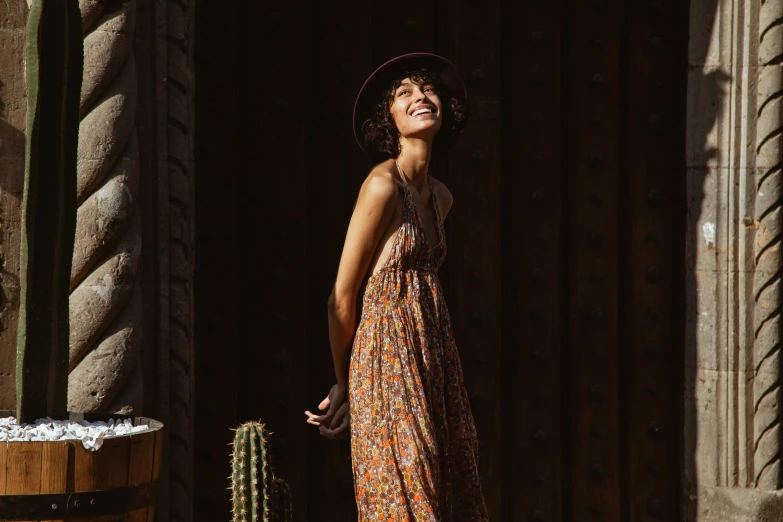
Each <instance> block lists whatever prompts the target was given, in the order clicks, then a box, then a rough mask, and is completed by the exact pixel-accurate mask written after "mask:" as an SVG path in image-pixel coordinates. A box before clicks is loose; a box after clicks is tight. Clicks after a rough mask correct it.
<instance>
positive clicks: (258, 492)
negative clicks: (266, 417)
mask: <svg viewBox="0 0 783 522" xmlns="http://www.w3.org/2000/svg"><path fill="white" fill-rule="evenodd" d="M267 441H268V432H267V430H266V426H264V425H263V424H261V423H260V422H246V423H244V424H242V425H241V426H240V427H239V428H237V430H236V433H235V435H234V444H233V445H234V452H233V455H232V458H233V461H232V473H231V477H230V478H231V492H232V495H231V503H232V505H233V509H232V513H233V515H234V519H233V520H234V522H259V521H261V522H290V521H291V520H292V518H291V511H292V510H291V490H290V488H289V487H288V484H286V483H285V481H284V480H282V479H279V478H277V477H275V476H274V475H273V473H272V468H271V465H270V455H269V450H268V448H267V444H268V442H267Z"/></svg>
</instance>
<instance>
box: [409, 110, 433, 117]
mask: <svg viewBox="0 0 783 522" xmlns="http://www.w3.org/2000/svg"><path fill="white" fill-rule="evenodd" d="M425 112H430V113H431V112H432V111H431V110H430V109H419V110H417V111H416V112H414V113H413V115H414V116H418V115H419V114H424V113H425Z"/></svg>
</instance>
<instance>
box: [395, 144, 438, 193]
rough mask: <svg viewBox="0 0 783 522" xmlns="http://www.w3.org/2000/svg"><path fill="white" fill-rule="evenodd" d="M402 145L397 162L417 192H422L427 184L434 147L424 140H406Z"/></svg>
mask: <svg viewBox="0 0 783 522" xmlns="http://www.w3.org/2000/svg"><path fill="white" fill-rule="evenodd" d="M401 145H402V152H401V153H400V155H399V156H398V157H397V162H398V163H399V164H400V167H402V170H403V172H404V173H405V177H407V178H408V183H410V184H411V185H413V187H414V188H415V189H416V190H417V192H421V189H423V188H424V186H426V185H427V173H428V171H429V167H430V154H431V152H432V147H431V146H430V144H429V143H427V142H426V141H423V140H405V142H403V143H401Z"/></svg>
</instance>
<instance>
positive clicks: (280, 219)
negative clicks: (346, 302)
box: [239, 1, 328, 522]
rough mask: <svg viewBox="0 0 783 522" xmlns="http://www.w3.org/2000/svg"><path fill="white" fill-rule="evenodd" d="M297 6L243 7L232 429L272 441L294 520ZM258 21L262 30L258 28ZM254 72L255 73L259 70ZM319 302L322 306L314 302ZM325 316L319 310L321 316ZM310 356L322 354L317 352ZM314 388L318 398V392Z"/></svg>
mask: <svg viewBox="0 0 783 522" xmlns="http://www.w3.org/2000/svg"><path fill="white" fill-rule="evenodd" d="M308 11H309V7H308V6H307V5H306V3H305V2H302V1H297V2H286V3H285V5H284V6H283V5H281V6H278V8H276V10H275V11H274V13H272V14H271V16H270V13H269V9H268V6H266V5H265V4H264V3H262V2H255V3H252V2H251V3H248V4H247V10H246V12H245V15H244V20H243V26H244V27H245V32H246V34H247V37H246V43H245V45H244V47H245V48H246V52H245V53H244V54H243V59H244V64H243V67H244V82H243V83H244V85H245V91H246V92H245V94H244V97H243V101H242V107H243V110H242V111H241V113H240V114H241V117H242V119H243V130H242V134H243V136H244V143H245V147H246V150H245V156H244V168H243V169H242V171H241V172H240V173H239V175H240V176H241V177H242V178H243V180H242V186H243V191H242V192H243V193H242V194H241V197H242V203H241V205H240V206H241V207H242V209H243V211H242V218H241V220H240V221H241V222H240V223H239V226H240V227H241V230H242V231H241V233H240V236H241V237H243V238H246V240H245V241H243V248H244V251H245V252H246V254H245V255H244V256H243V257H244V259H245V263H244V266H243V269H242V271H243V276H242V280H243V285H242V290H241V291H242V298H241V302H242V306H243V308H244V315H243V317H247V318H248V320H246V321H244V322H243V323H242V325H241V328H242V329H243V333H242V337H241V338H242V339H243V341H242V349H243V355H242V365H241V367H242V376H243V379H242V383H244V384H243V385H242V387H243V389H242V395H244V396H246V397H248V399H247V400H246V401H245V403H244V404H245V405H244V407H243V411H242V418H241V420H242V421H246V420H257V419H261V421H262V422H264V423H265V424H266V425H267V427H268V428H269V430H270V431H271V432H272V435H271V437H270V449H271V455H272V465H273V469H274V472H275V474H276V475H277V476H279V477H281V478H282V479H284V480H285V481H286V482H288V484H289V485H290V487H291V494H292V496H293V497H294V499H295V502H296V509H295V513H296V517H297V520H299V521H301V522H304V521H305V520H306V519H307V518H308V515H307V513H308V511H307V509H306V499H307V490H306V484H305V480H306V472H307V470H308V467H307V466H304V465H302V461H303V460H307V459H306V456H305V455H303V454H302V451H301V449H302V448H304V447H305V441H306V435H307V428H308V427H311V428H312V426H309V425H307V424H305V422H304V419H305V417H304V414H303V411H304V410H305V409H306V408H308V407H312V405H308V404H307V387H308V386H307V385H308V382H307V374H306V372H303V371H300V370H301V369H303V368H306V367H307V364H308V359H309V356H310V354H311V351H310V350H308V344H307V328H306V327H305V326H306V324H305V323H306V321H307V308H306V306H307V301H306V299H304V298H303V296H304V294H305V292H306V289H307V286H306V285H307V278H306V277H305V274H306V271H307V245H306V242H307V235H306V229H305V218H306V215H307V211H306V204H307V198H306V174H307V173H306V168H307V153H308V149H307V134H306V133H307V127H306V125H307V122H308V120H309V118H310V107H309V101H308V100H309V96H310V95H311V89H312V88H313V83H312V81H311V79H310V78H309V76H310V74H311V73H310V63H309V60H310V49H309V48H308V47H307V45H309V30H308V27H307V15H308ZM259 21H262V26H263V30H259V27H258V24H259ZM260 64H263V65H262V66H259V65H260ZM321 302H322V303H325V302H326V299H325V298H323V299H322V300H321ZM325 309H326V307H325V306H324V307H323V310H325ZM318 346H319V347H322V346H324V345H323V344H319V345H318ZM327 390H328V388H326V389H322V390H321V393H324V394H325V393H326V391H327Z"/></svg>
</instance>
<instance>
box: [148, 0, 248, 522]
mask: <svg viewBox="0 0 783 522" xmlns="http://www.w3.org/2000/svg"><path fill="white" fill-rule="evenodd" d="M238 4H239V2H231V3H227V4H220V3H218V2H207V3H203V4H199V5H198V7H197V8H196V9H195V15H194V16H195V26H196V28H197V29H196V39H197V42H196V46H195V70H196V71H197V72H196V74H195V92H196V93H197V94H196V96H195V111H196V114H197V117H196V125H197V130H196V133H195V142H196V145H195V151H194V156H195V161H196V168H195V193H196V198H197V202H196V206H195V208H196V217H195V221H196V222H195V242H196V245H198V246H197V249H196V250H197V254H196V256H197V261H196V263H195V267H194V280H195V284H194V307H195V309H194V314H195V317H197V320H196V321H195V324H194V331H195V339H196V352H195V372H196V376H195V383H196V384H195V388H196V389H195V394H196V397H195V399H194V401H195V404H196V420H197V424H198V429H197V430H195V431H194V438H195V441H194V443H195V451H194V453H195V454H194V484H193V488H194V489H193V493H194V494H193V497H194V510H193V516H194V520H195V522H214V521H216V520H223V519H224V518H225V517H226V514H227V513H229V512H230V494H229V493H228V492H227V490H226V488H227V487H228V480H227V477H228V474H229V469H230V464H229V462H230V461H229V457H228V453H229V451H228V446H227V444H228V443H229V442H230V441H231V438H232V437H231V431H230V429H231V428H235V427H236V425H237V421H238V415H237V409H238V406H237V405H238V402H239V395H240V394H239V390H238V387H237V378H238V376H239V374H240V372H239V370H238V366H239V365H238V362H237V355H236V352H237V329H238V323H239V317H238V314H237V310H236V306H235V303H238V301H239V299H238V296H239V293H240V290H241V285H242V284H243V283H240V282H239V276H240V275H241V274H238V273H237V271H236V257H237V245H238V243H239V241H247V239H240V238H238V237H237V230H236V226H235V225H236V216H235V212H236V207H237V188H236V178H237V176H238V172H240V171H242V169H244V165H243V163H242V161H241V160H240V153H239V150H238V146H237V139H236V138H237V136H236V129H237V120H238V119H239V117H240V115H241V114H242V111H241V107H238V106H237V100H236V88H237V82H236V78H235V72H236V68H237V67H238V66H239V67H243V68H244V67H245V64H239V65H238V64H237V62H236V50H237V47H238V46H239V41H238V31H237V30H236V28H237V27H239V26H240V24H239V20H238V14H237V10H238ZM202 28H208V29H204V30H202ZM166 429H168V427H167V428H166ZM157 444H158V445H162V444H163V442H162V441H160V442H158V443H157ZM151 511H152V510H151ZM150 520H151V517H150Z"/></svg>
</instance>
